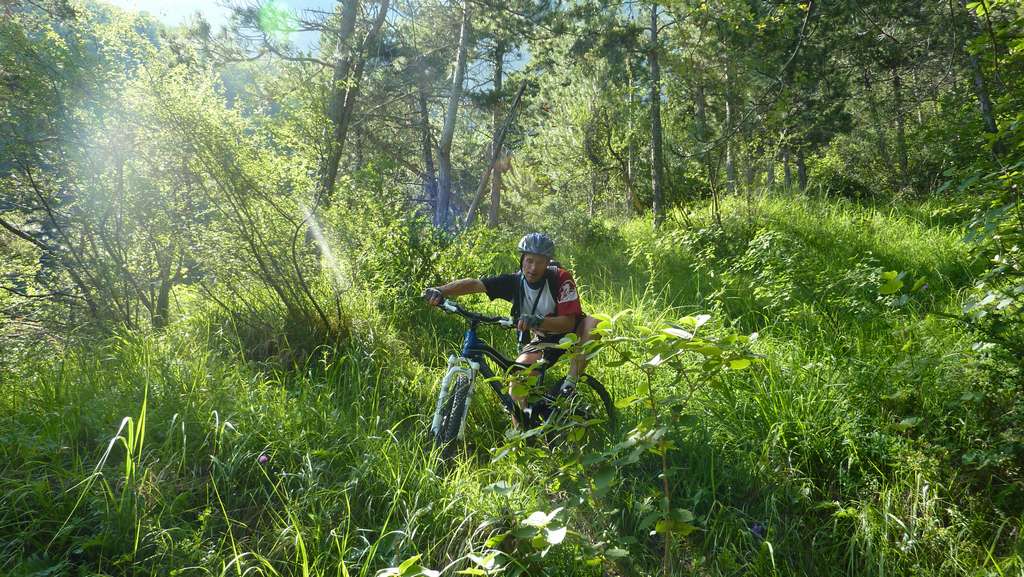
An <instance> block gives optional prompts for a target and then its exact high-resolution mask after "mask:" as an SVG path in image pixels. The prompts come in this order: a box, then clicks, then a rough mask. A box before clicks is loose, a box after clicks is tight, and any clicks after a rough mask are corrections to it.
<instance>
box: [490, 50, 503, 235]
mask: <svg viewBox="0 0 1024 577" xmlns="http://www.w3.org/2000/svg"><path fill="white" fill-rule="evenodd" d="M504 63H505V44H504V43H503V42H501V41H500V40H499V41H498V42H496V43H495V45H494V110H493V111H492V114H491V122H492V124H493V126H494V136H493V139H492V141H491V158H495V159H499V160H498V162H497V164H496V165H495V168H494V170H493V171H492V172H491V210H490V211H489V212H488V213H487V226H488V227H490V228H495V227H497V226H498V210H499V208H500V207H501V172H502V169H503V165H502V163H501V160H500V159H501V150H499V149H497V148H495V147H496V146H500V145H499V144H498V133H499V132H501V125H502V115H501V80H502V78H501V77H502V68H503V65H504Z"/></svg>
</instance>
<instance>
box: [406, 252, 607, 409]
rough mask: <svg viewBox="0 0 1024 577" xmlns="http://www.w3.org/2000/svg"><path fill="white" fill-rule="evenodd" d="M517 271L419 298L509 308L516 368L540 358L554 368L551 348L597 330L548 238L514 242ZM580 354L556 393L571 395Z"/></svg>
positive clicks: (582, 363) (555, 353)
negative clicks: (482, 298)
mask: <svg viewBox="0 0 1024 577" xmlns="http://www.w3.org/2000/svg"><path fill="white" fill-rule="evenodd" d="M517 249H518V251H519V271H517V272H514V273H510V274H504V275H499V276H490V277H484V278H479V279H475V278H464V279H460V280H455V281H452V282H450V283H448V284H446V285H443V286H439V287H429V288H427V289H425V290H424V291H423V297H424V298H425V299H426V301H427V302H428V303H430V304H431V305H434V306H437V305H439V304H441V302H442V301H443V300H444V299H445V298H447V297H456V296H462V295H468V294H474V293H481V292H482V293H487V296H488V297H489V298H490V299H491V300H494V299H502V300H506V301H508V302H510V303H512V314H511V317H512V318H513V319H517V328H518V330H519V333H518V343H519V356H518V357H517V358H516V363H518V364H520V365H523V366H530V365H532V364H533V363H535V362H537V361H538V360H540V359H541V357H543V358H544V360H545V361H546V364H548V365H550V364H554V363H555V361H557V360H558V359H559V358H560V357H561V356H562V355H563V354H564V353H565V349H562V348H559V347H557V346H555V345H557V344H558V342H559V341H560V340H561V339H562V337H564V336H565V335H566V334H568V333H576V335H577V336H578V337H579V342H580V343H583V342H586V341H587V340H588V339H589V338H590V333H591V331H592V330H593V328H594V327H595V326H597V319H595V318H594V317H590V316H587V315H585V314H584V313H583V308H582V306H581V305H580V299H579V294H578V293H577V291H576V282H575V281H573V278H572V275H571V274H569V271H567V270H565V269H563V268H561V267H560V266H558V265H557V264H553V263H552V261H553V260H554V258H555V243H554V242H553V241H552V240H551V238H550V237H548V235H546V234H543V233H539V232H532V233H530V234H527V235H526V236H524V237H523V238H522V239H520V241H519V245H518V246H517ZM586 363H587V361H586V358H585V356H584V355H577V356H576V357H575V358H573V360H572V363H571V365H570V367H569V372H568V374H567V375H566V377H565V380H564V381H563V382H562V388H561V391H559V393H561V394H564V395H568V394H571V393H572V392H573V390H574V388H575V386H576V381H577V379H578V378H579V376H580V375H581V374H583V370H584V369H585V368H586ZM513 389H514V387H513V386H512V385H510V386H509V395H510V396H511V397H512V399H513V400H515V401H516V402H517V403H518V404H519V406H520V407H522V408H524V409H525V408H526V397H525V396H523V395H521V394H516V393H515V392H513Z"/></svg>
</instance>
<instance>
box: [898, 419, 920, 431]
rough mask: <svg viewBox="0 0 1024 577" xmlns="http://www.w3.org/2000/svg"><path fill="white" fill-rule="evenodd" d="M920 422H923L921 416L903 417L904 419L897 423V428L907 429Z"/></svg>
mask: <svg viewBox="0 0 1024 577" xmlns="http://www.w3.org/2000/svg"><path fill="white" fill-rule="evenodd" d="M920 422H921V417H907V418H905V419H903V420H902V421H900V423H899V424H898V425H896V428H897V429H899V430H901V431H906V430H908V429H913V428H914V427H916V426H917V425H918V424H920Z"/></svg>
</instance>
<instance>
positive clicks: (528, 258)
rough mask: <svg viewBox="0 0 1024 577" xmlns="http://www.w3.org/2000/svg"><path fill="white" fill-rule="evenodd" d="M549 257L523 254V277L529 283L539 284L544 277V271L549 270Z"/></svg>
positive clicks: (528, 253)
mask: <svg viewBox="0 0 1024 577" xmlns="http://www.w3.org/2000/svg"><path fill="white" fill-rule="evenodd" d="M548 262H549V260H548V257H546V256H544V255H542V254H533V253H532V252H527V253H523V276H525V277H526V280H527V282H531V283H533V282H537V281H539V280H540V279H541V278H543V277H544V271H545V270H546V269H547V268H548Z"/></svg>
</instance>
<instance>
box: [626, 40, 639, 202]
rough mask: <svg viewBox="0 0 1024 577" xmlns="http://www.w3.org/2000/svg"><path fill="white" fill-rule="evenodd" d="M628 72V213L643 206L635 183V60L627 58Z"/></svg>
mask: <svg viewBox="0 0 1024 577" xmlns="http://www.w3.org/2000/svg"><path fill="white" fill-rule="evenodd" d="M626 73H627V74H628V75H629V95H628V100H627V111H628V113H627V115H626V116H627V118H628V121H627V125H626V126H627V131H628V132H627V134H628V135H629V136H628V137H627V138H626V214H639V213H640V210H638V209H639V208H641V207H640V206H639V205H640V203H639V202H638V201H637V198H636V191H635V190H634V189H633V183H634V182H636V176H635V175H634V174H633V61H632V59H627V61H626Z"/></svg>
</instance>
